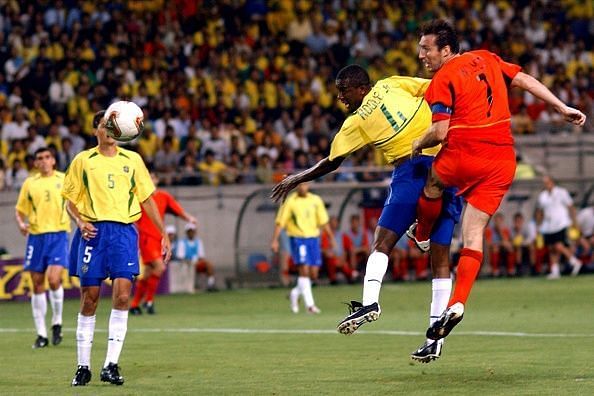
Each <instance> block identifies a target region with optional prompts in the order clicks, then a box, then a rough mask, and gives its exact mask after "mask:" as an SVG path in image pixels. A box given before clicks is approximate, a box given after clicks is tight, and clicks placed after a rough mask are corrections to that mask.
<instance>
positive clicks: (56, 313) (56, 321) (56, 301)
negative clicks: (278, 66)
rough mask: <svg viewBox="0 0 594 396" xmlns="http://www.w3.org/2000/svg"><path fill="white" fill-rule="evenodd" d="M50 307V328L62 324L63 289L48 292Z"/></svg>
mask: <svg viewBox="0 0 594 396" xmlns="http://www.w3.org/2000/svg"><path fill="white" fill-rule="evenodd" d="M49 300H50V305H51V306H52V326H53V325H61V324H62V307H63V306H64V288H63V287H62V286H60V287H59V288H57V289H56V290H50V291H49Z"/></svg>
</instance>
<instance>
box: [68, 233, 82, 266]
mask: <svg viewBox="0 0 594 396" xmlns="http://www.w3.org/2000/svg"><path fill="white" fill-rule="evenodd" d="M81 239H82V236H81V234H80V229H79V228H78V227H76V230H75V231H74V234H72V241H70V253H69V255H68V275H70V276H78V275H77V274H76V268H77V262H78V260H77V258H78V245H80V240H81Z"/></svg>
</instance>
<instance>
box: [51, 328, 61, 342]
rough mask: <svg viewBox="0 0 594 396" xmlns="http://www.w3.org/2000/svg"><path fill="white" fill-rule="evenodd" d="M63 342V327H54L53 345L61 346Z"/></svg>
mask: <svg viewBox="0 0 594 396" xmlns="http://www.w3.org/2000/svg"><path fill="white" fill-rule="evenodd" d="M61 342H62V325H59V324H55V325H53V326H52V345H59V344H60V343H61Z"/></svg>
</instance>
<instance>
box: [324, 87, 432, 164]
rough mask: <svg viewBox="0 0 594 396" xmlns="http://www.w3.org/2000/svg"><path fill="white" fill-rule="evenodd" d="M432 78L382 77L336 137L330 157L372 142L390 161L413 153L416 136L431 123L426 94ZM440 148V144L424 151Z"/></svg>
mask: <svg viewBox="0 0 594 396" xmlns="http://www.w3.org/2000/svg"><path fill="white" fill-rule="evenodd" d="M429 82H430V80H425V79H422V78H414V77H401V76H392V77H389V78H386V79H383V80H380V81H378V82H377V83H376V84H375V85H374V86H373V88H372V89H371V91H369V93H368V94H367V95H366V96H365V98H364V99H363V102H362V103H361V106H359V108H358V109H357V110H355V111H354V112H353V113H352V114H351V115H350V116H349V117H348V118H347V119H346V120H345V121H344V123H343V125H342V127H341V128H340V131H338V133H337V134H336V136H335V137H334V140H333V141H332V145H331V148H330V156H329V158H330V160H334V159H335V158H336V157H346V156H348V155H349V154H351V153H353V152H354V151H356V150H358V149H360V148H362V147H363V146H366V145H368V144H372V145H373V146H374V147H375V148H376V149H379V150H380V151H381V152H382V153H383V154H384V157H385V158H386V161H387V162H389V163H392V162H393V161H394V160H396V159H398V158H401V157H404V156H408V155H410V153H411V150H412V142H413V140H416V139H419V138H420V137H421V136H422V135H423V134H424V133H425V132H426V131H427V129H428V128H429V127H430V126H431V110H430V109H429V106H428V104H427V102H426V101H425V100H424V98H423V95H424V93H425V90H426V89H427V87H428V86H429ZM438 151H439V146H438V147H433V148H430V149H427V150H424V151H423V154H426V155H435V154H436V153H437V152H438Z"/></svg>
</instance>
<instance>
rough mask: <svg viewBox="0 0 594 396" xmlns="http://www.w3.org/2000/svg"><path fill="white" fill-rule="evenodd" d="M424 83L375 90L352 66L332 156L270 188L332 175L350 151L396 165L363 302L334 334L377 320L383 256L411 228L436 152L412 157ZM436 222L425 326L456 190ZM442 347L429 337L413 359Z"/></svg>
mask: <svg viewBox="0 0 594 396" xmlns="http://www.w3.org/2000/svg"><path fill="white" fill-rule="evenodd" d="M429 82H430V81H429V80H425V79H420V78H413V77H401V76H393V77H389V78H386V79H383V80H380V81H378V82H377V83H376V84H375V85H373V86H372V84H371V81H370V79H369V75H368V73H367V71H366V70H365V69H363V68H362V67H360V66H358V65H349V66H347V67H345V68H343V69H342V70H340V72H339V73H338V75H337V77H336V87H337V88H338V99H339V100H340V101H341V102H343V103H344V104H345V105H346V107H347V109H348V111H350V112H351V114H350V116H349V117H348V118H347V119H346V120H345V121H344V123H343V125H342V127H341V128H340V131H339V132H338V133H337V134H336V136H335V137H334V140H333V141H332V144H331V148H330V155H329V156H328V157H326V158H324V159H323V160H321V161H320V162H318V163H317V164H316V165H314V166H313V167H311V168H310V169H307V170H305V171H303V172H301V173H298V174H296V175H292V176H289V177H287V178H286V179H285V180H283V181H282V182H280V183H279V184H277V185H276V186H275V187H274V188H273V190H272V199H274V200H282V199H284V198H285V196H286V195H287V193H288V192H289V191H291V190H292V189H293V188H295V186H297V185H298V184H299V183H302V182H305V181H309V180H313V179H315V178H318V177H320V176H323V175H325V174H327V173H329V172H332V171H333V170H335V169H337V168H338V167H339V166H340V164H341V163H342V161H343V160H344V159H345V158H346V157H347V156H348V155H350V154H351V153H353V152H354V151H356V150H358V149H360V148H362V147H364V146H366V145H373V146H374V147H375V148H377V149H379V150H380V151H381V152H382V153H383V154H384V157H385V158H386V160H387V161H388V162H389V163H391V164H393V165H394V172H393V174H392V181H391V183H390V190H389V194H388V198H387V199H386V202H385V204H384V208H383V210H382V214H381V216H380V219H379V221H378V226H377V228H376V229H375V236H374V242H373V248H372V253H371V254H370V255H369V258H368V259H367V266H366V271H365V278H364V284H363V301H362V302H358V301H352V302H351V311H352V312H351V314H350V315H348V316H347V317H346V318H345V319H344V320H342V321H341V322H340V324H339V325H338V331H339V332H341V333H343V334H351V333H353V332H354V331H356V330H357V329H358V328H359V326H361V325H363V324H365V323H367V322H372V321H375V320H377V319H378V318H379V316H380V314H381V309H380V305H379V293H380V289H381V285H382V280H383V277H384V275H385V273H386V270H387V267H388V257H389V255H390V252H391V251H392V249H393V247H394V245H395V244H396V242H397V241H398V240H399V239H400V237H401V236H402V235H403V234H404V232H405V231H406V230H407V229H408V227H409V226H410V225H411V224H413V223H414V221H415V217H416V205H417V204H416V202H417V201H416V199H417V198H418V197H419V195H420V194H421V193H422V190H423V186H424V184H425V180H426V179H427V174H428V171H429V169H430V168H431V163H432V162H433V158H434V157H433V156H434V155H435V154H436V153H437V151H438V150H439V147H436V148H432V149H431V150H425V151H423V155H421V156H419V157H414V158H411V147H410V145H411V144H412V142H413V140H415V139H417V138H418V137H419V136H422V135H423V134H424V133H425V131H426V130H427V129H428V128H429V126H430V125H431V110H430V109H429V106H428V105H427V102H425V100H424V99H423V94H424V92H425V90H426V89H427V86H428V85H429ZM447 191H448V192H447V194H446V195H445V196H444V197H446V196H447V198H445V200H444V207H443V210H442V213H441V217H440V220H439V223H438V224H437V225H436V227H435V228H434V229H433V230H434V231H433V234H432V236H431V238H432V239H431V266H432V272H433V277H434V279H433V282H432V291H433V293H432V302H431V309H430V323H432V322H433V321H434V320H435V319H437V317H439V315H441V313H442V312H443V310H444V309H445V308H446V306H447V303H448V299H449V297H450V292H451V289H452V281H451V279H450V269H449V248H450V243H451V239H452V235H453V230H454V225H455V223H457V222H458V220H459V217H460V210H461V206H462V204H461V202H460V200H459V198H457V197H456V196H455V191H454V190H447ZM441 346H442V344H441V343H439V342H434V341H433V340H429V339H427V340H426V342H425V343H424V344H423V345H422V346H421V347H420V348H419V349H417V350H416V351H415V352H413V353H412V355H411V356H412V358H413V359H416V360H419V361H422V362H430V361H431V360H434V359H437V358H439V357H440V355H441Z"/></svg>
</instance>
